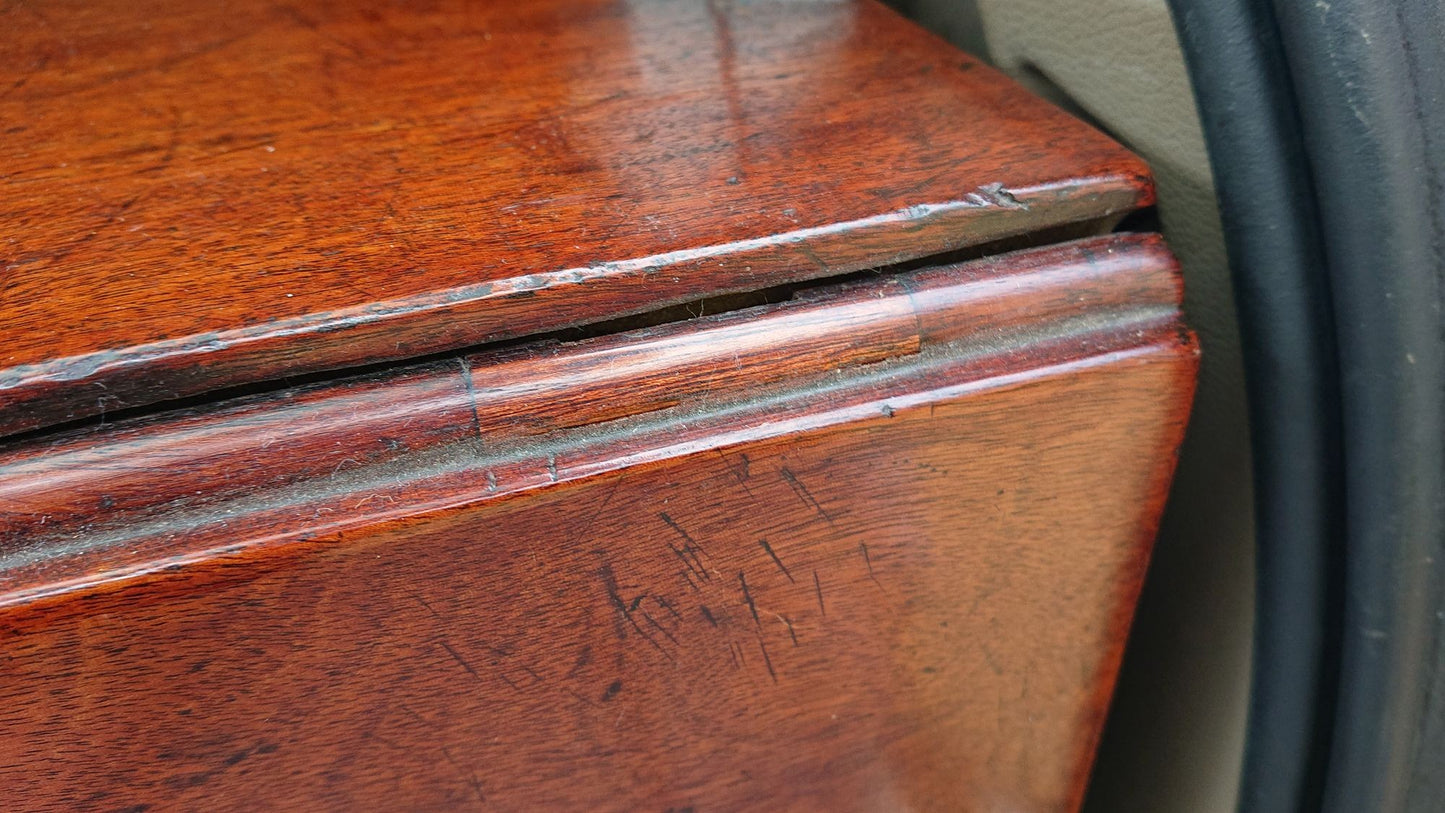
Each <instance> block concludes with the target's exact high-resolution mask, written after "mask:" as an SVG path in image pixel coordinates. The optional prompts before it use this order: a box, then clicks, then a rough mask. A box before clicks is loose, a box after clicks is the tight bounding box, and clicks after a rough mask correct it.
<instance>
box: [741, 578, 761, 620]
mask: <svg viewBox="0 0 1445 813" xmlns="http://www.w3.org/2000/svg"><path fill="white" fill-rule="evenodd" d="M738 584H741V585H742V586H743V601H746V602H747V605H748V611H749V612H751V613H752V614H753V624H754V625H756V626H757V628H758V629H759V630H762V628H763V622H762V621H760V620H759V619H758V605H757V604H754V603H753V594H752V592H751V591H750V590H748V577H747V576H745V575H743V572H742V571H741V570H739V571H738Z"/></svg>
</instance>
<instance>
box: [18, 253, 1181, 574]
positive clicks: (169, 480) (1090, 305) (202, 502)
mask: <svg viewBox="0 0 1445 813" xmlns="http://www.w3.org/2000/svg"><path fill="white" fill-rule="evenodd" d="M1172 268H1173V261H1172V259H1171V257H1170V255H1169V253H1168V251H1167V249H1165V248H1164V246H1163V244H1162V243H1161V242H1160V241H1159V240H1158V238H1157V237H1154V236H1122V237H1110V238H1101V239H1095V240H1087V241H1081V242H1077V243H1071V244H1066V245H1063V246H1057V247H1050V248H1044V249H1035V250H1030V251H1024V252H1018V253H1014V254H1010V255H1005V256H1002V257H996V258H990V259H985V260H978V261H974V262H969V263H963V264H958V265H952V266H944V267H936V268H928V269H923V270H919V271H914V272H911V273H907V274H901V275H896V276H889V277H882V278H879V279H875V280H872V281H869V282H866V283H860V284H855V285H845V286H838V285H834V286H827V287H824V288H820V289H817V290H813V291H805V292H803V293H802V294H800V295H799V297H798V298H797V299H795V300H794V301H790V302H784V303H779V304H775V305H769V306H764V307H755V308H747V309H744V310H740V311H735V312H731V313H725V314H720V315H715V316H711V317H702V318H696V319H689V320H686V321H684V322H679V323H672V324H667V325H662V326H658V327H655V328H649V329H645V330H635V331H629V332H625V333H621V334H614V335H607V336H601V337H597V338H593V339H588V340H584V341H579V342H572V343H568V344H543V345H538V346H533V347H524V348H517V349H512V350H507V351H501V352H491V353H481V354H474V355H471V356H467V357H463V358H460V359H447V360H443V361H438V362H434V363H428V364H425V365H420V366H413V367H405V368H401V369H399V370H393V371H386V372H383V373H378V374H373V375H370V376H367V377H364V378H359V379H356V380H348V381H341V382H336V383H323V384H319V385H313V386H308V387H304V388H298V389H295V390H292V391H286V392H281V393H272V394H267V395H263V396H258V397H250V398H244V399H240V400H238V401H235V402H228V403H222V404H216V405H208V406H205V407H201V408H197V409H193V410H191V411H189V412H186V413H168V414H163V415H160V416H157V417H154V418H147V419H143V420H135V421H128V422H124V423H121V424H112V425H108V426H103V427H91V428H88V429H86V430H83V431H79V432H74V433H71V434H69V435H65V436H49V437H45V438H43V439H41V440H37V441H34V442H30V443H26V444H20V445H15V446H12V447H11V448H10V449H8V450H5V451H3V452H0V555H4V554H12V555H13V554H18V553H22V552H24V551H26V550H28V549H31V548H35V547H37V546H41V547H43V546H44V545H45V544H46V540H47V539H59V538H68V537H69V536H72V535H81V536H85V537H91V536H95V535H97V534H98V533H101V532H105V531H108V530H109V529H112V528H128V527H132V526H135V525H136V524H137V523H139V522H141V521H143V520H146V519H149V518H153V517H157V516H163V515H168V514H174V513H176V512H177V511H178V510H181V509H197V508H200V507H202V506H206V505H211V504H214V503H217V502H219V501H223V500H228V499H232V498H235V497H238V496H241V495H246V494H252V495H255V494H257V493H261V492H264V491H266V490H268V489H275V488H278V487H283V486H288V485H292V484H296V483H301V482H305V481H308V480H316V479H322V478H324V479H328V480H330V479H334V478H335V476H336V475H338V474H340V473H343V472H346V471H353V470H359V469H366V468H368V467H371V466H376V465H379V464H383V463H386V462H389V461H393V460H397V459H400V458H404V457H406V456H408V455H412V456H414V455H417V454H420V453H423V452H428V451H437V450H444V449H446V448H447V447H450V446H453V445H455V444H457V443H459V442H462V441H467V440H473V441H475V442H476V443H479V444H481V445H482V446H484V447H486V448H488V449H493V448H502V447H505V446H507V445H508V444H511V445H515V444H517V443H518V442H520V441H524V440H526V439H528V438H530V437H533V436H539V435H545V434H547V433H551V432H555V431H558V430H563V429H572V428H579V427H587V426H591V425H599V424H604V423H606V422H608V421H613V420H616V419H620V418H624V417H627V416H637V415H644V414H647V413H652V412H658V411H663V410H669V409H671V410H676V409H678V408H680V407H685V406H686V405H688V404H694V405H695V404H696V403H697V402H699V401H702V402H711V403H728V402H730V401H734V400H737V399H739V398H742V397H744V396H747V395H750V394H754V393H756V392H757V391H759V390H760V389H764V388H768V387H778V386H785V387H789V388H796V387H800V386H804V385H808V384H817V383H821V382H823V381H825V380H826V379H827V377H828V376H830V375H836V374H840V373H844V372H847V371H850V370H857V369H859V368H863V367H866V366H867V365H871V364H876V363H879V362H883V361H886V360H889V359H900V358H908V357H912V356H917V355H919V354H920V353H923V352H924V351H931V350H933V349H935V348H938V347H943V346H946V345H948V344H949V343H951V342H959V341H969V340H972V341H979V340H980V339H983V340H997V339H999V338H1001V337H1006V336H1009V335H1018V334H1019V333H1020V332H1025V331H1030V330H1032V331H1035V332H1038V331H1041V330H1046V329H1048V328H1049V326H1050V325H1053V324H1055V323H1059V322H1064V321H1067V320H1069V319H1072V318H1079V317H1081V316H1083V315H1086V314H1089V313H1104V314H1108V313H1111V312H1114V313H1117V312H1119V311H1127V312H1129V313H1132V314H1136V315H1139V314H1147V313H1148V312H1149V310H1150V309H1156V310H1158V311H1161V312H1163V313H1165V314H1172V308H1173V303H1174V302H1176V301H1177V299H1178V297H1179V288H1178V279H1177V276H1175V275H1174V274H1173V273H1172ZM1169 318H1172V316H1170V317H1169ZM3 583H4V577H3V576H0V584H3Z"/></svg>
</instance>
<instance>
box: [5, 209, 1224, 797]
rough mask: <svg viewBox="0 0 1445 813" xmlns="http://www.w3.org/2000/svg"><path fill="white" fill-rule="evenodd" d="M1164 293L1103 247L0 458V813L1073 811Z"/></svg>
mask: <svg viewBox="0 0 1445 813" xmlns="http://www.w3.org/2000/svg"><path fill="white" fill-rule="evenodd" d="M1177 302H1178V280H1177V271H1176V269H1175V267H1174V265H1173V263H1172V261H1171V260H1170V259H1169V257H1168V255H1167V252H1165V251H1164V250H1163V249H1162V247H1161V246H1160V245H1159V244H1158V242H1157V240H1155V239H1153V238H1135V237H1113V238H1101V239H1097V240H1091V241H1086V242H1083V243H1076V244H1070V245H1067V246H1060V247H1056V248H1051V249H1043V250H1036V251H1032V252H1026V253H1022V254H1016V255H1009V256H1005V257H999V258H994V259H990V260H984V261H979V262H975V263H968V264H964V265H961V266H953V267H945V268H939V269H924V270H920V271H916V272H911V273H909V274H903V275H888V276H884V277H880V278H878V279H875V280H871V281H865V282H859V283H853V284H850V285H845V286H841V287H839V286H828V287H824V288H819V289H817V290H814V291H810V292H807V293H806V294H804V295H801V296H800V297H799V299H798V301H796V302H792V303H786V304H779V305H771V306H766V307H763V308H759V309H751V310H745V311H739V312H737V313H734V314H723V315H720V316H717V317H711V318H706V319H700V320H689V321H687V322H684V323H680V324H679V325H671V326H660V327H657V328H649V329H646V330H642V331H638V332H634V333H630V334H624V335H621V336H608V337H601V338H598V339H592V340H587V341H585V342H579V343H575V344H571V345H541V346H537V347H520V348H514V349H511V350H508V351H499V352H497V353H494V354H490V355H475V356H471V357H468V359H467V360H466V361H465V362H462V361H457V360H452V361H447V360H443V361H439V362H434V363H433V364H432V366H429V367H428V366H424V367H418V368H414V369H409V370H402V371H396V372H393V373H389V374H384V375H380V376H373V377H370V378H367V379H364V380H356V381H350V382H338V383H334V384H328V385H319V386H314V387H310V388H306V389H304V390H300V391H295V392H291V393H283V394H279V395H271V396H266V397H265V398H270V399H272V400H271V401H269V402H267V403H268V407H267V408H266V409H261V408H260V407H259V406H258V404H260V403H262V401H263V400H264V399H254V398H253V399H250V400H248V401H245V402H241V403H236V404H222V405H218V406H214V407H208V408H205V409H201V410H198V411H196V412H194V413H189V414H176V415H169V416H162V417H159V418H151V419H145V420H141V421H135V422H130V423H128V424H120V425H115V426H108V427H105V428H102V429H97V430H93V431H91V432H88V433H78V434H72V435H69V436H65V437H57V438H50V439H46V440H44V441H32V442H29V443H27V444H23V445H21V446H19V447H13V448H11V449H9V450H8V451H7V452H6V453H5V458H4V460H3V461H0V486H4V488H5V489H8V491H5V493H9V494H12V495H19V497H20V498H23V499H30V500H34V502H32V503H31V504H30V505H31V508H30V509H27V511H28V513H27V514H26V516H25V517H23V518H15V517H12V518H11V519H12V520H13V521H17V522H19V521H23V522H28V523H29V524H28V525H27V526H26V527H25V528H24V529H21V528H20V527H19V526H18V525H17V526H10V527H9V528H8V530H6V531H4V532H3V534H4V535H3V536H0V539H3V540H4V547H3V556H0V574H3V575H0V578H3V580H4V581H3V584H0V591H3V592H0V640H3V641H4V642H5V644H4V655H5V657H4V658H3V659H0V731H4V732H5V734H6V736H4V737H0V786H3V787H4V788H5V789H6V800H7V805H9V806H10V807H12V808H14V809H22V810H23V809H46V808H49V809H107V810H110V809H121V808H134V807H137V806H142V805H145V806H149V807H148V809H195V808H204V809H235V810H248V809H256V808H287V809H316V808H318V807H320V808H336V809H340V808H345V809H356V808H361V809H396V808H406V809H421V810H438V809H493V808H495V809H503V810H531V809H538V808H539V807H540V808H563V809H617V810H633V809H654V810H667V809H673V810H681V809H688V808H691V809H694V810H708V809H728V810H742V809H757V810H780V809H781V810H788V809H798V810H895V809H919V810H969V809H980V810H983V809H988V810H995V809H1010V810H1014V809H1017V810H1054V809H1068V808H1070V807H1072V806H1075V805H1076V804H1077V802H1078V800H1079V798H1080V796H1081V793H1082V788H1083V783H1084V780H1085V778H1086V776H1087V772H1088V767H1089V760H1090V756H1091V754H1092V748H1093V743H1094V741H1095V738H1096V737H1097V734H1098V731H1099V726H1100V724H1101V722H1102V715H1103V713H1104V710H1105V707H1106V704H1107V699H1108V696H1109V691H1110V688H1111V686H1112V683H1113V678H1114V674H1115V670H1116V669H1117V666H1118V662H1119V657H1120V653H1121V648H1122V645H1123V639H1124V632H1125V630H1126V628H1127V626H1128V622H1129V618H1130V614H1131V612H1132V606H1133V600H1134V597H1135V594H1136V592H1137V589H1138V584H1139V579H1140V577H1141V575H1142V570H1143V567H1144V563H1145V561H1146V559H1147V554H1148V549H1149V545H1150V542H1151V540H1152V536H1153V532H1154V525H1155V522H1156V520H1157V518H1158V513H1159V509H1160V506H1161V503H1162V500H1163V497H1164V493H1165V490H1166V487H1167V483H1168V479H1169V474H1170V470H1171V468H1172V465H1173V454H1174V452H1175V449H1176V448H1177V445H1178V442H1179V439H1180V436H1181V434H1182V431H1183V423H1184V420H1185V417H1186V414H1187V411H1188V403H1189V398H1190V393H1191V390H1192V382H1193V372H1194V366H1195V348H1194V345H1193V342H1192V339H1191V337H1190V336H1189V334H1188V333H1187V331H1184V330H1183V329H1182V328H1181V327H1180V325H1179V322H1178V312H1177ZM734 354H736V358H737V359H738V360H745V363H741V364H738V365H737V366H736V367H734V368H733V369H732V370H730V371H729V376H727V377H723V376H720V375H715V374H710V373H709V370H713V369H715V368H719V367H723V366H726V365H727V364H728V363H729V362H730V361H731V360H732V359H734V358H735V356H734ZM448 365H451V366H448ZM569 369H570V370H573V371H580V374H578V375H576V376H569V375H566V374H565V373H564V372H563V371H566V370H569ZM468 382H470V383H468ZM600 382H605V384H604V383H600ZM590 383H596V384H597V385H596V386H589V384H590ZM637 393H641V394H647V393H653V394H659V396H658V397H639V398H636V399H634V398H633V395H634V394H637ZM663 395H665V397H662V396H663ZM558 404H567V405H568V407H567V408H565V409H562V408H558V407H557V405H558ZM286 409H292V410H294V412H293V415H294V416H295V418H294V420H293V421H290V422H287V423H288V425H295V426H297V427H298V429H297V430H296V431H295V433H294V434H290V435H287V434H285V433H284V431H282V430H279V429H277V427H276V426H273V425H269V424H264V423H263V424H261V425H260V426H261V429H260V430H259V431H257V432H255V433H254V434H252V435H251V436H249V437H248V436H246V434H245V433H244V432H241V431H239V427H243V426H246V425H248V422H249V421H254V420H257V419H258V417H257V416H258V415H259V416H262V419H263V420H264V416H267V415H271V414H275V412H274V411H275V410H286ZM311 409H314V410H316V411H315V412H308V410H311ZM468 413H470V414H468ZM307 414H314V415H316V416H318V417H317V418H316V420H314V421H309V422H308V421H307V420H306V419H305V418H304V417H303V416H304V415H307ZM526 416H535V419H534V420H532V421H527V420H523V418H525V417H526ZM348 428H350V429H351V430H352V431H351V433H350V434H349V435H348V434H346V430H347V429H348ZM459 429H460V434H461V437H460V438H458V433H459ZM172 432H175V433H187V432H190V433H193V434H192V435H190V437H191V438H193V439H197V440H196V442H195V443H172V444H170V445H168V444H167V440H168V436H169V435H170V434H171V433H172ZM207 433H211V434H207ZM389 441H396V443H391V442H389ZM122 447H125V448H129V449H132V450H134V451H135V452H136V455H135V456H134V457H131V458H129V459H130V460H132V461H137V462H139V465H135V466H133V467H131V468H130V469H129V470H126V471H120V470H119V469H120V467H119V466H117V465H114V461H113V460H112V461H111V462H107V458H105V454H106V453H107V450H114V449H119V448H122ZM278 447H279V448H278ZM383 450H384V451H383ZM343 454H344V455H347V456H346V457H341V455H343ZM115 459H116V460H124V459H126V458H124V457H123V456H122V457H119V458H115ZM67 460H68V461H69V463H67V464H65V465H60V464H59V462H63V461H67ZM47 461H48V462H47ZM85 461H90V463H91V464H90V465H89V466H88V468H87V464H86V463H85ZM336 461H339V462H336ZM348 461H349V462H348ZM47 465H57V466H58V468H59V469H68V470H79V471H88V473H87V474H84V475H77V478H76V479H75V480H74V481H73V482H74V487H75V489H76V493H77V494H81V495H85V496H81V497H76V498H75V499H74V500H73V501H72V502H66V501H65V500H66V499H67V498H66V496H65V494H64V493H61V492H59V491H56V492H53V493H47V492H45V490H44V489H40V490H38V491H37V490H32V491H27V490H26V488H25V487H24V486H23V485H22V481H24V480H26V479H27V474H29V475H34V474H35V473H36V472H37V471H38V469H36V468H34V467H37V466H38V467H42V468H43V467H44V466H47ZM165 465H169V466H175V467H179V470H180V471H181V472H182V474H183V476H182V477H178V478H174V479H173V480H172V481H171V482H170V483H167V482H166V481H164V480H163V479H161V478H159V477H157V476H156V475H155V473H154V471H155V470H156V469H158V468H160V467H162V466H165ZM191 465H195V466H197V467H199V469H200V470H198V471H197V472H195V473H192V472H189V471H188V470H187V469H186V468H185V467H186V466H191ZM248 466H249V467H248ZM27 467H30V468H27ZM272 467H274V468H275V470H274V471H272ZM206 472H209V473H206ZM227 472H231V473H234V474H235V476H236V477H240V478H242V479H246V480H247V485H246V486H245V488H244V489H241V490H239V491H235V490H228V487H227V486H226V485H225V483H226V480H227V477H226V473H227ZM192 476H194V477H198V478H200V480H201V481H205V482H207V483H209V485H207V486H206V488H205V489H203V490H205V491H207V492H208V494H202V495H188V494H186V493H184V488H183V485H182V484H183V483H185V482H187V481H188V479H187V478H189V477H192ZM88 478H89V479H88ZM206 478H209V479H206ZM247 478H249V479H247ZM29 479H34V478H33V477H30V478H29ZM86 489H92V490H90V491H87V490H86ZM147 491H148V492H150V493H149V496H147V494H146V492H147ZM197 496H199V498H200V499H199V500H198V501H192V499H191V498H192V497H197ZM107 499H109V500H110V502H109V503H107V502H106V501H107ZM46 500H50V501H52V503H51V505H52V507H53V511H49V512H47V511H46V510H43V509H42V510H40V511H39V513H40V515H41V517H44V519H43V520H42V519H41V518H39V517H36V516H34V513H35V511H36V509H38V508H40V507H41V506H43V505H44V504H45V501H46ZM107 510H108V511H110V512H111V513H112V514H113V516H107V515H106V513H105V511H107ZM52 523H54V525H52Z"/></svg>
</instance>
